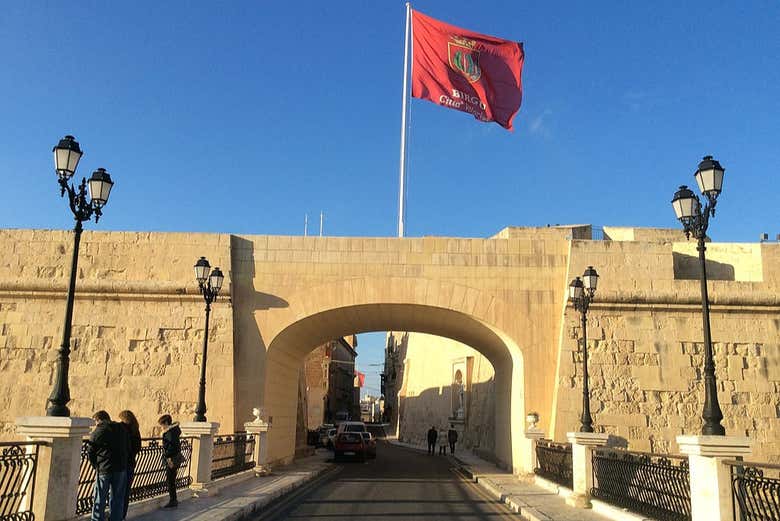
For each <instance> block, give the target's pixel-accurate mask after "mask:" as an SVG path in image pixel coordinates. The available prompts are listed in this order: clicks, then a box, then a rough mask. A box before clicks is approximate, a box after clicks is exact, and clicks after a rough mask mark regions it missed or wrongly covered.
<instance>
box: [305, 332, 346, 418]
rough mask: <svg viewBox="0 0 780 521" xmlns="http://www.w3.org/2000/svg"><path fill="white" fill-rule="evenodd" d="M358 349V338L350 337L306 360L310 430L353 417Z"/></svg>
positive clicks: (316, 351)
mask: <svg viewBox="0 0 780 521" xmlns="http://www.w3.org/2000/svg"><path fill="white" fill-rule="evenodd" d="M356 348H357V336H355V335H350V336H348V337H345V338H339V339H337V340H331V341H329V342H326V343H324V344H322V345H320V346H319V347H317V348H315V349H314V350H313V351H312V352H311V353H309V354H308V355H307V356H306V358H305V359H304V368H303V371H304V378H305V382H306V383H305V389H306V410H307V421H306V425H307V428H308V429H310V430H311V429H316V428H317V427H318V426H320V425H322V424H323V423H333V422H334V421H335V420H336V418H337V416H339V417H341V416H350V417H353V416H354V414H355V410H356V407H357V402H356V401H355V390H354V383H355V382H354V380H355V379H354V370H355V358H356V357H357V351H356Z"/></svg>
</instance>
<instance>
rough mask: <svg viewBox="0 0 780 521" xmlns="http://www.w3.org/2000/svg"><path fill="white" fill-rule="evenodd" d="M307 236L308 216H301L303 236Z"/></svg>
mask: <svg viewBox="0 0 780 521" xmlns="http://www.w3.org/2000/svg"><path fill="white" fill-rule="evenodd" d="M307 235H309V214H307V213H306V214H303V236H304V237H306V236H307Z"/></svg>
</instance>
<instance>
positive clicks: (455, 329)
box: [262, 279, 525, 470]
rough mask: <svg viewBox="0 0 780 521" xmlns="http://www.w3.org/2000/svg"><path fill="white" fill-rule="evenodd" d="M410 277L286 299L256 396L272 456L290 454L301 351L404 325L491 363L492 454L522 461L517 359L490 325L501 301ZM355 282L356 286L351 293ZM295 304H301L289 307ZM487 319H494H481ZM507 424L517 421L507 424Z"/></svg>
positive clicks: (515, 464) (521, 382) (510, 462)
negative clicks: (397, 283)
mask: <svg viewBox="0 0 780 521" xmlns="http://www.w3.org/2000/svg"><path fill="white" fill-rule="evenodd" d="M412 280H413V279H404V280H403V288H404V289H405V290H406V291H402V292H399V291H395V292H384V295H382V292H379V291H376V290H375V289H373V288H372V286H373V285H374V284H382V285H383V286H385V287H387V281H371V280H366V279H362V280H359V281H355V280H350V281H341V282H338V283H333V284H329V285H325V286H320V287H317V288H312V289H311V290H309V291H307V292H305V295H301V296H300V300H299V299H296V298H290V304H291V305H290V308H288V309H286V310H285V311H286V312H287V314H288V316H289V321H288V322H287V324H286V325H285V327H283V328H281V329H280V330H279V331H278V332H276V333H275V334H274V335H273V336H267V337H266V338H269V342H268V349H267V352H266V357H265V363H264V366H265V379H264V382H265V383H264V386H263V387H264V388H263V397H262V402H263V403H264V405H265V408H266V411H267V413H268V414H269V415H270V416H272V417H273V428H272V432H271V434H270V436H269V455H270V457H271V459H272V460H277V461H289V460H290V459H291V458H292V456H293V454H294V450H295V447H294V444H295V441H294V432H295V411H296V409H295V407H296V403H297V392H296V391H297V379H298V374H299V369H300V366H301V363H302V361H303V359H304V357H305V356H306V354H308V353H309V352H310V351H311V350H312V349H313V348H315V347H316V346H317V345H320V344H321V343H323V342H325V341H327V340H331V339H333V338H338V337H341V336H346V335H349V334H353V333H362V332H368V331H386V330H395V331H399V330H403V331H413V332H420V333H428V334H432V335H437V336H442V337H447V338H451V339H453V340H456V341H458V342H461V343H463V344H466V345H469V346H471V347H473V348H474V349H476V350H477V351H479V352H480V353H482V354H483V355H484V356H485V357H486V358H487V359H488V360H489V361H490V363H491V364H492V365H493V367H494V369H495V379H496V380H495V385H496V417H495V421H496V426H495V432H496V440H495V448H496V449H495V450H496V454H495V455H496V458H497V460H499V461H500V462H502V463H503V464H505V465H506V466H507V468H511V469H514V470H518V469H519V468H520V467H521V466H522V465H521V462H520V453H521V448H520V447H521V437H522V434H521V432H522V425H523V423H522V422H523V418H524V417H525V378H524V362H523V353H522V351H521V349H520V348H519V346H518V345H517V343H516V342H515V341H514V340H512V339H511V338H510V336H509V335H508V334H506V333H505V332H504V330H503V329H502V328H501V327H500V326H499V325H497V324H495V322H496V320H495V318H496V317H502V316H505V315H504V314H502V313H498V314H497V311H498V310H500V309H501V308H502V306H503V305H504V304H503V303H502V302H501V301H500V299H497V298H495V297H494V296H492V295H488V294H485V293H483V292H480V291H478V290H474V289H473V288H468V287H465V286H458V285H454V284H446V287H445V288H442V287H435V286H440V285H441V284H440V283H437V282H434V281H429V280H426V279H416V282H417V285H413V284H410V282H411V281H412ZM356 284H357V286H358V287H359V288H361V291H355V287H354V285H356ZM420 285H422V287H420ZM390 287H392V286H390ZM439 291H442V292H443V293H439ZM388 293H389V294H388ZM437 293H438V296H436V295H437ZM442 294H443V295H446V296H447V298H442ZM318 298H319V299H321V300H319V302H320V304H319V305H318V304H317V302H318ZM296 302H302V303H304V304H303V306H298V307H297V309H296V306H295V303H296ZM488 317H490V318H492V319H493V320H490V321H489V320H486V318H488ZM513 425H514V426H519V427H518V428H517V429H512V426H513ZM513 431H514V432H513Z"/></svg>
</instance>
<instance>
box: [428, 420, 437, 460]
mask: <svg viewBox="0 0 780 521" xmlns="http://www.w3.org/2000/svg"><path fill="white" fill-rule="evenodd" d="M438 436H439V433H437V432H436V427H434V426H431V428H430V429H428V454H430V455H431V456H433V455H434V454H436V438H437V437H438Z"/></svg>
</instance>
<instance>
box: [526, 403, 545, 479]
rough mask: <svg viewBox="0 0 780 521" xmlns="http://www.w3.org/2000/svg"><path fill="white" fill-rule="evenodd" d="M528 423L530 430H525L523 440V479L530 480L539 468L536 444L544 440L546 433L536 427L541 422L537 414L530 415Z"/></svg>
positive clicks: (527, 419)
mask: <svg viewBox="0 0 780 521" xmlns="http://www.w3.org/2000/svg"><path fill="white" fill-rule="evenodd" d="M526 421H527V422H528V428H527V429H526V430H525V437H524V439H522V440H521V447H522V448H521V451H522V452H521V458H522V459H521V469H522V472H523V475H522V476H521V477H523V478H526V479H529V478H533V476H534V469H536V467H537V462H536V442H537V441H538V440H541V439H542V438H544V431H543V430H542V429H540V428H539V427H537V426H536V424H537V422H538V421H539V415H538V414H537V413H534V412H532V413H529V414H528V416H526Z"/></svg>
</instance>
